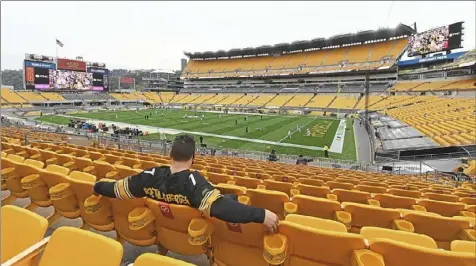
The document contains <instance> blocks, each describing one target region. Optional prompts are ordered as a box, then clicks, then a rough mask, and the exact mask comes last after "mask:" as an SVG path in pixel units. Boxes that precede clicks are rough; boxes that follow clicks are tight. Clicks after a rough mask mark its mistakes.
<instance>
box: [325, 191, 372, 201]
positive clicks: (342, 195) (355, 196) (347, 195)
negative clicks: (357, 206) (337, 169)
mask: <svg viewBox="0 0 476 266" xmlns="http://www.w3.org/2000/svg"><path fill="white" fill-rule="evenodd" d="M332 194H334V195H336V196H337V200H338V201H339V202H355V203H362V204H367V200H369V199H371V198H372V196H370V193H368V192H363V191H356V190H352V191H351V190H345V189H338V188H337V189H333V190H332Z"/></svg>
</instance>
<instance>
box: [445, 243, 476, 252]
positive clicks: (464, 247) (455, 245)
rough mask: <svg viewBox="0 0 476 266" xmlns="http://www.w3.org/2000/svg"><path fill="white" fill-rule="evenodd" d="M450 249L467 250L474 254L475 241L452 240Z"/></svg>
mask: <svg viewBox="0 0 476 266" xmlns="http://www.w3.org/2000/svg"><path fill="white" fill-rule="evenodd" d="M450 249H451V251H456V252H468V253H471V254H476V242H474V241H463V240H454V241H452V242H451V246H450Z"/></svg>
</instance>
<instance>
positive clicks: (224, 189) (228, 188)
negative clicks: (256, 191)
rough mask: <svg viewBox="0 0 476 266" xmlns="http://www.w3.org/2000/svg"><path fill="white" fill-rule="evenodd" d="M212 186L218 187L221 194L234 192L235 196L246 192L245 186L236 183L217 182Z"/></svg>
mask: <svg viewBox="0 0 476 266" xmlns="http://www.w3.org/2000/svg"><path fill="white" fill-rule="evenodd" d="M214 187H215V188H216V189H218V190H219V191H220V193H221V194H222V195H226V194H235V195H237V196H243V195H245V194H246V188H245V187H240V186H237V185H230V184H217V185H214Z"/></svg>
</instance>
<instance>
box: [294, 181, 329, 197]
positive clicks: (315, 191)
mask: <svg viewBox="0 0 476 266" xmlns="http://www.w3.org/2000/svg"><path fill="white" fill-rule="evenodd" d="M316 181H321V180H316ZM321 182H322V181H321ZM296 189H297V190H299V194H301V195H308V196H313V197H318V198H326V197H327V194H331V190H330V189H329V188H328V187H316V186H311V185H304V184H298V185H297V186H296Z"/></svg>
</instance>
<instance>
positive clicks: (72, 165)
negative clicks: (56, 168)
mask: <svg viewBox="0 0 476 266" xmlns="http://www.w3.org/2000/svg"><path fill="white" fill-rule="evenodd" d="M72 159H73V160H72V161H71V162H67V163H65V164H63V166H64V167H66V168H68V169H70V170H71V171H73V170H78V171H84V169H85V168H87V167H89V166H91V167H92V166H93V161H91V159H89V158H82V157H72Z"/></svg>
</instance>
